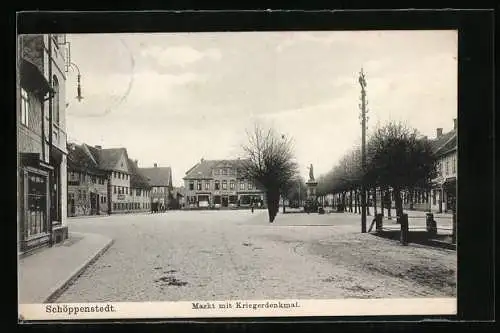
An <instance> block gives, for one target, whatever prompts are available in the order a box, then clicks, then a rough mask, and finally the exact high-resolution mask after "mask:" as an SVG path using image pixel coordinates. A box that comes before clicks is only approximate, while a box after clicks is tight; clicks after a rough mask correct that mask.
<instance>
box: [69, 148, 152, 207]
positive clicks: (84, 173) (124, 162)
mask: <svg viewBox="0 0 500 333" xmlns="http://www.w3.org/2000/svg"><path fill="white" fill-rule="evenodd" d="M70 146H71V147H72V148H71V149H72V156H71V159H72V164H71V168H68V171H70V172H72V173H71V175H69V176H68V186H70V187H71V194H68V210H70V211H69V212H68V215H69V216H75V215H92V214H104V213H107V214H113V213H130V212H139V211H145V210H148V209H149V208H150V204H149V202H150V187H149V184H148V182H147V178H146V177H145V176H144V175H142V174H141V173H140V172H139V170H138V168H137V166H136V164H135V163H134V162H133V161H132V160H130V159H129V158H128V153H127V150H126V149H125V148H110V149H103V148H102V147H101V146H95V147H92V146H89V145H87V144H85V143H84V144H82V145H74V144H72V145H70Z"/></svg>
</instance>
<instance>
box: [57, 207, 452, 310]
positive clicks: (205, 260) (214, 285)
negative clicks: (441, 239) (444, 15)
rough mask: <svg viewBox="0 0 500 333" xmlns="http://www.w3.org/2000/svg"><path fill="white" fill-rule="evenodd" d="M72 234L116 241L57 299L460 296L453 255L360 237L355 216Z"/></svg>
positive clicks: (229, 219)
mask: <svg viewBox="0 0 500 333" xmlns="http://www.w3.org/2000/svg"><path fill="white" fill-rule="evenodd" d="M70 228H71V230H72V231H74V232H91V233H100V234H103V235H105V236H108V237H111V238H113V239H114V244H113V246H112V247H111V248H109V250H108V251H107V252H106V253H105V254H104V255H103V256H102V257H101V258H100V259H99V260H98V261H97V262H95V263H94V264H93V265H92V266H90V267H89V268H88V269H87V270H86V272H85V273H83V274H82V275H81V276H80V277H79V278H78V279H77V280H76V281H75V282H74V283H73V285H71V286H70V287H69V288H68V289H67V290H66V292H65V293H63V294H62V295H61V296H60V297H59V299H58V300H56V302H107V301H115V302H141V301H189V300H200V301H202V300H233V299H248V300H251V299H290V298H299V299H333V298H391V297H392V298H400V297H454V296H455V295H456V283H455V274H456V252H455V251H450V250H444V249H435V248H429V247H424V246H418V245H414V244H410V246H407V247H404V246H401V245H399V243H398V242H394V241H390V240H386V239H381V238H378V237H375V236H373V235H371V234H361V233H360V223H359V216H356V215H350V214H325V215H318V214H309V215H308V214H279V215H278V217H277V218H276V220H275V222H274V223H272V224H270V223H269V222H268V219H267V211H264V210H256V211H255V212H254V213H253V214H252V213H251V212H250V211H247V210H234V211H169V212H167V213H163V214H139V215H115V216H108V217H102V218H94V219H91V218H87V219H85V218H81V219H72V220H71V221H70Z"/></svg>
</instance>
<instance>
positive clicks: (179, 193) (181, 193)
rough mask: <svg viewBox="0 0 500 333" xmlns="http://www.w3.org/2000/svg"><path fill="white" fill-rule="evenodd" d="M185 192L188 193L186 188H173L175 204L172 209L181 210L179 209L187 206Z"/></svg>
mask: <svg viewBox="0 0 500 333" xmlns="http://www.w3.org/2000/svg"><path fill="white" fill-rule="evenodd" d="M185 192H186V189H185V187H184V186H181V187H174V188H173V190H172V198H173V201H174V202H173V203H172V204H171V205H170V207H171V208H173V209H179V208H182V207H184V206H185V204H186V200H185V196H186V195H185Z"/></svg>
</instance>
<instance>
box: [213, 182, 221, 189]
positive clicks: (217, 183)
mask: <svg viewBox="0 0 500 333" xmlns="http://www.w3.org/2000/svg"><path fill="white" fill-rule="evenodd" d="M214 188H215V189H216V190H217V191H218V190H220V182H219V181H218V180H216V181H215V184H214Z"/></svg>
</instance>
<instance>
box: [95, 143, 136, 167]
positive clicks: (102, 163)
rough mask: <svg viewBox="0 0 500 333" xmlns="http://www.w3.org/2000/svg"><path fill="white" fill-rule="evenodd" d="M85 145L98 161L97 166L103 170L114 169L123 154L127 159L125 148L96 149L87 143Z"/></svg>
mask: <svg viewBox="0 0 500 333" xmlns="http://www.w3.org/2000/svg"><path fill="white" fill-rule="evenodd" d="M86 147H87V149H88V150H89V151H90V153H91V154H92V156H93V157H94V159H95V160H96V161H98V163H99V167H100V168H101V169H104V170H114V168H115V167H116V164H118V161H119V160H120V158H121V157H122V155H123V154H125V157H126V158H127V159H128V154H127V149H126V148H107V149H98V148H95V147H92V146H89V145H86ZM129 164H130V163H129Z"/></svg>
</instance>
